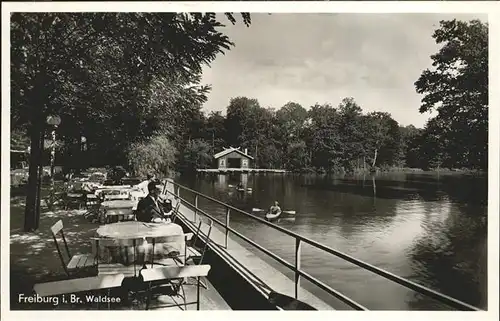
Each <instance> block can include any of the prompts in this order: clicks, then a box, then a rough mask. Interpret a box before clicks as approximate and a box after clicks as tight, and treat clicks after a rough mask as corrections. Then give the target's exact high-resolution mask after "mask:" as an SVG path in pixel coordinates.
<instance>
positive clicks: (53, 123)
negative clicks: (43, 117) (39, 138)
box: [47, 115, 61, 187]
mask: <svg viewBox="0 0 500 321" xmlns="http://www.w3.org/2000/svg"><path fill="white" fill-rule="evenodd" d="M60 124H61V117H59V116H57V115H51V116H48V117H47V125H49V126H50V127H51V128H52V150H51V157H50V184H51V186H52V187H53V186H54V164H55V163H54V161H55V159H56V128H57V126H59V125H60Z"/></svg>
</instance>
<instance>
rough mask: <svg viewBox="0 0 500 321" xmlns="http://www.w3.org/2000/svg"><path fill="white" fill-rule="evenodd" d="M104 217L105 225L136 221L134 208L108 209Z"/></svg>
mask: <svg viewBox="0 0 500 321" xmlns="http://www.w3.org/2000/svg"><path fill="white" fill-rule="evenodd" d="M103 215H104V224H109V223H116V222H122V221H133V220H135V213H134V211H133V209H132V208H112V209H107V210H106V212H105V213H104V214H103Z"/></svg>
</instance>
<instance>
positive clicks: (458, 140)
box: [11, 13, 488, 228]
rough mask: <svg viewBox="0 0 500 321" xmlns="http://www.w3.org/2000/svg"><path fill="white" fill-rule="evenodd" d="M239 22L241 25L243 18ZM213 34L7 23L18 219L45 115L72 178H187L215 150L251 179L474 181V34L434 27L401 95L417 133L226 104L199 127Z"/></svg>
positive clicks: (477, 65) (352, 115) (223, 41)
mask: <svg viewBox="0 0 500 321" xmlns="http://www.w3.org/2000/svg"><path fill="white" fill-rule="evenodd" d="M226 17H227V19H228V21H229V22H231V23H235V22H236V20H235V18H234V16H233V15H231V14H226ZM242 18H243V22H244V23H245V24H246V25H249V24H250V16H249V15H248V14H242ZM219 20H220V19H219ZM219 20H218V16H216V15H215V14H213V13H204V14H198V13H191V14H188V13H22V14H21V13H15V14H13V15H12V16H11V44H12V45H11V75H12V76H11V97H12V108H11V111H12V112H11V123H12V127H13V128H15V129H19V133H22V132H26V133H27V136H28V138H29V139H26V136H23V135H22V134H16V133H17V132H16V131H15V134H14V135H13V137H12V142H13V146H21V145H26V143H29V144H30V151H31V156H30V173H29V174H30V175H29V184H28V186H29V188H28V191H29V193H28V199H27V206H26V209H27V212H28V211H33V210H34V208H36V202H39V198H38V199H37V197H38V196H37V192H36V188H37V185H39V177H40V175H39V171H38V165H39V164H40V162H41V160H44V157H42V155H43V152H42V151H43V149H42V146H43V142H44V141H45V139H46V138H47V137H45V135H46V133H47V131H48V128H47V125H46V124H45V119H46V117H47V116H48V115H52V114H57V115H59V116H60V117H61V120H62V122H61V124H60V126H59V127H58V128H57V137H58V139H60V140H62V142H60V143H58V146H62V150H60V151H59V152H58V153H59V156H60V157H58V159H59V161H61V162H63V163H64V165H65V166H69V167H73V168H76V169H79V168H84V167H88V166H102V165H111V166H119V165H122V166H125V167H127V170H133V171H135V173H136V174H137V175H141V176H142V175H143V174H145V173H146V172H148V171H150V170H154V171H157V172H159V173H167V172H168V171H170V170H171V169H178V170H180V171H192V170H194V169H196V168H203V167H208V166H210V165H211V164H212V159H211V155H213V154H214V153H216V152H219V151H221V150H222V149H223V148H224V147H229V146H234V147H237V146H239V147H241V148H242V149H248V151H249V154H251V155H252V156H253V157H254V164H253V165H252V166H253V167H260V168H286V169H289V170H292V171H310V170H313V171H318V172H340V171H342V172H351V171H369V170H374V169H377V168H389V167H398V168H401V167H417V168H423V169H428V168H442V167H447V168H464V167H465V168H474V169H486V168H487V158H488V153H487V151H488V145H487V137H488V26H487V25H486V24H483V23H481V22H479V21H471V22H460V21H455V20H453V21H442V22H441V25H440V27H439V28H438V29H437V30H436V31H435V33H434V35H433V37H434V39H435V41H436V42H437V43H438V44H442V48H441V49H440V50H439V52H438V53H436V54H435V55H433V56H431V59H432V60H433V63H432V64H433V68H432V69H429V70H425V71H424V72H423V73H422V75H421V76H420V78H419V79H418V81H417V82H416V83H415V86H416V89H417V92H418V93H420V94H422V95H423V99H422V106H421V108H420V112H422V113H424V112H428V111H433V110H434V111H437V116H436V117H434V118H432V119H431V120H430V121H429V122H428V123H427V124H426V126H425V128H423V129H417V128H415V127H413V126H407V127H403V126H400V125H399V124H398V123H397V122H396V121H395V120H394V119H393V118H392V117H391V115H390V114H388V113H385V112H372V113H367V114H365V113H363V110H362V106H359V105H358V104H357V103H356V101H355V99H354V98H345V99H343V100H342V101H341V102H339V104H338V105H337V106H332V105H329V104H323V105H318V104H316V105H314V106H310V108H308V109H306V108H304V107H303V106H301V105H300V104H297V103H295V102H289V103H287V104H285V105H284V106H282V107H281V108H279V109H278V110H274V109H270V108H263V107H261V106H260V104H259V102H258V100H257V99H253V98H248V97H235V98H232V99H231V100H230V103H229V105H228V106H227V109H226V114H225V115H223V114H222V113H220V112H212V113H210V114H209V115H205V114H204V113H203V112H202V106H203V103H204V102H205V101H206V99H207V94H208V92H209V90H210V86H207V85H204V84H202V83H201V75H202V66H203V65H206V64H209V63H210V62H212V61H213V60H214V59H215V58H216V56H217V55H218V54H220V53H224V52H225V51H227V50H229V49H230V48H231V46H232V45H233V43H232V42H231V41H230V40H229V39H228V37H227V36H226V35H224V33H222V32H221V31H220V29H221V28H222V27H223V26H224V25H223V24H222V22H220V21H219ZM137 30H141V32H137ZM166 35H168V36H166ZM388 99H390V97H388ZM371 107H373V106H371ZM81 136H84V137H86V145H85V147H86V148H85V149H84V148H82V144H81ZM84 156H85V157H84ZM30 215H31V214H30ZM30 228H31V227H30Z"/></svg>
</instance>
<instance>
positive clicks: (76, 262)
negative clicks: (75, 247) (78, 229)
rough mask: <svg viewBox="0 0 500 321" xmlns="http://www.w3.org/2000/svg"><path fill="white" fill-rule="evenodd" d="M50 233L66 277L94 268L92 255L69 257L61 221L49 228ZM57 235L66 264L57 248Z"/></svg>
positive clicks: (94, 262)
mask: <svg viewBox="0 0 500 321" xmlns="http://www.w3.org/2000/svg"><path fill="white" fill-rule="evenodd" d="M50 230H51V231H52V237H53V239H54V244H55V245H56V248H57V254H58V255H59V258H60V259H61V263H62V265H63V268H64V272H66V274H67V275H68V276H71V274H72V273H73V272H80V271H81V270H83V269H87V268H92V267H95V266H96V259H95V255H93V254H77V255H73V256H72V255H71V253H70V251H69V247H68V243H67V241H66V237H65V236H64V231H63V222H62V220H59V221H57V223H56V224H54V225H52V227H51V228H50ZM58 234H60V235H61V238H62V240H63V243H64V248H65V250H66V256H67V262H66V261H65V259H64V256H63V252H62V251H61V248H60V246H59V243H58V242H57V236H58Z"/></svg>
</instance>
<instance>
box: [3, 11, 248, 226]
mask: <svg viewBox="0 0 500 321" xmlns="http://www.w3.org/2000/svg"><path fill="white" fill-rule="evenodd" d="M226 16H227V17H228V19H229V21H231V22H232V23H234V22H235V18H234V16H233V15H231V14H227V15H226ZM242 16H243V21H244V23H245V24H247V25H249V24H250V16H249V14H242ZM223 26H224V25H223V24H222V23H221V22H219V21H217V19H216V15H215V14H214V13H205V14H201V13H193V14H187V13H15V14H13V15H12V16H11V57H12V60H11V75H12V76H11V97H12V113H11V115H12V116H11V117H12V125H13V126H22V125H26V126H27V130H28V134H29V136H30V139H31V156H30V171H29V174H30V175H29V182H28V194H27V200H26V220H25V230H27V231H30V230H34V229H36V228H37V227H38V218H37V217H38V215H39V212H37V211H39V207H38V206H37V203H39V199H38V198H37V195H38V194H39V193H38V192H37V191H39V184H38V182H37V177H38V168H39V165H40V158H41V157H40V153H41V142H42V141H43V136H44V135H43V134H44V131H45V129H46V128H45V122H44V121H45V118H46V117H47V116H48V115H51V114H58V115H59V116H61V119H62V124H61V126H60V129H59V130H60V133H63V134H64V136H65V139H66V142H67V143H74V142H75V141H76V142H78V141H79V136H80V135H85V136H89V146H90V147H91V148H92V147H94V145H99V144H102V143H101V142H104V144H106V142H110V141H111V143H110V144H108V145H107V147H108V148H101V150H106V149H107V150H109V152H108V153H109V155H122V156H124V155H125V150H126V148H125V147H126V145H127V144H128V143H129V142H131V141H134V140H135V139H136V138H137V137H141V136H144V135H152V134H153V133H154V131H155V130H157V129H158V128H155V127H161V126H162V123H163V122H162V121H163V120H164V119H165V117H158V120H156V122H155V115H157V114H162V113H161V112H160V113H157V111H161V110H163V107H164V103H163V102H164V101H166V99H165V98H166V97H168V98H170V99H168V100H167V101H169V102H170V103H172V102H173V103H178V102H179V101H180V102H185V103H189V102H194V103H198V104H199V103H201V102H203V101H204V99H206V96H205V94H206V93H207V91H208V90H209V88H208V87H206V86H202V85H200V83H199V81H200V79H201V76H200V75H201V70H202V65H204V64H208V63H210V62H211V61H213V60H214V59H215V57H216V56H217V54H219V53H223V52H224V51H225V50H229V49H230V48H231V46H232V45H233V43H232V42H231V41H230V40H229V38H228V37H227V36H226V35H224V34H223V33H222V32H221V31H219V28H220V27H223ZM137 30H140V32H137ZM165 35H168V36H165ZM157 87H161V88H163V91H161V93H162V95H163V96H160V97H161V98H162V99H161V101H162V102H161V103H158V100H155V99H154V98H155V97H157V95H156V92H157V91H155V90H154V89H155V88H157ZM167 88H168V89H167ZM173 103H172V104H173ZM155 107H156V108H155ZM170 121H172V119H170ZM110 129H112V130H113V131H114V132H113V135H110V133H109V130H110ZM101 146H102V145H101Z"/></svg>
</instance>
